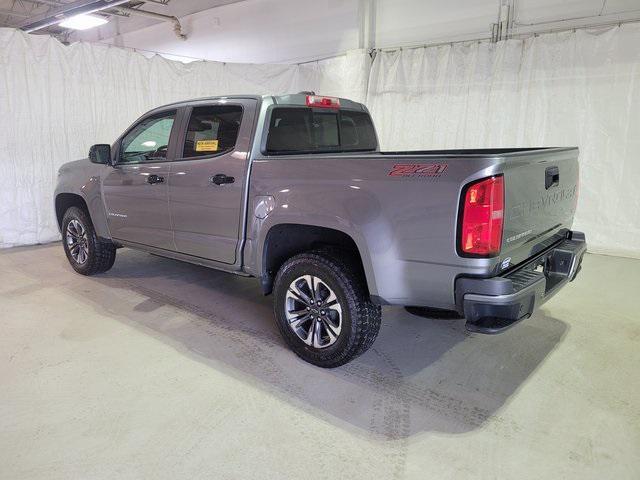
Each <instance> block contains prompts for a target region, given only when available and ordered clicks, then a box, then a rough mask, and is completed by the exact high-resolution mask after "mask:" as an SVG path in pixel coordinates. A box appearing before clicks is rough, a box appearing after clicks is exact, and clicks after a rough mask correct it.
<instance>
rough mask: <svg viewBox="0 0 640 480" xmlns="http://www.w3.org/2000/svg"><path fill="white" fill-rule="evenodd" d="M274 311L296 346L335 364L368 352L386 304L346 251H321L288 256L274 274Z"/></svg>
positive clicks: (316, 360) (304, 354)
mask: <svg viewBox="0 0 640 480" xmlns="http://www.w3.org/2000/svg"><path fill="white" fill-rule="evenodd" d="M274 291H275V303H274V308H275V316H276V321H277V323H278V328H279V329H280V332H281V333H282V336H283V338H284V339H285V341H286V342H287V344H288V345H289V346H290V347H291V349H292V350H293V351H294V352H295V353H296V354H297V355H298V356H300V357H301V358H303V359H304V360H306V361H307V362H310V363H313V364H314V365H318V366H320V367H325V368H332V367H338V366H340V365H343V364H345V363H347V362H349V361H350V360H352V359H353V358H355V357H357V356H358V355H361V354H362V353H364V352H365V351H366V350H367V349H368V348H369V347H370V346H371V345H372V344H373V342H374V340H375V339H376V336H377V335H378V331H379V330H380V321H381V316H382V315H381V309H380V306H378V305H374V304H373V303H372V302H371V300H370V299H369V295H368V292H367V290H366V287H365V285H364V279H363V276H362V274H361V273H360V272H359V270H358V269H357V268H356V267H355V266H354V265H353V263H352V262H350V260H349V258H348V256H347V255H340V254H337V253H332V252H327V251H317V252H310V253H303V254H300V255H296V256H294V257H292V258H290V259H289V260H287V261H286V262H285V263H284V264H283V265H282V267H281V268H280V271H279V272H278V275H277V276H276V280H275V287H274Z"/></svg>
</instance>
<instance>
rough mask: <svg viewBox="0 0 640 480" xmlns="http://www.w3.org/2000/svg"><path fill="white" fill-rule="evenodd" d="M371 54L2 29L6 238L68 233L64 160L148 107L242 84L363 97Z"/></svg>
mask: <svg viewBox="0 0 640 480" xmlns="http://www.w3.org/2000/svg"><path fill="white" fill-rule="evenodd" d="M368 59H369V55H367V54H366V53H363V52H360V51H355V52H349V53H347V54H346V55H343V56H340V57H336V58H332V59H329V60H324V61H319V62H313V63H309V64H305V65H251V64H230V63H218V62H193V63H189V64H184V63H180V62H174V61H170V60H166V59H164V58H163V57H160V56H154V57H153V58H150V59H149V58H146V57H144V56H143V55H141V54H139V53H136V52H133V51H129V50H123V49H119V48H115V47H107V46H104V45H94V44H75V45H73V46H70V47H66V46H64V45H62V44H61V43H59V42H58V41H56V40H54V39H53V38H51V37H47V36H35V35H27V34H24V33H23V32H21V31H18V30H13V29H0V112H1V114H0V171H1V172H2V175H1V176H0V247H9V246H14V245H26V244H33V243H43V242H47V241H51V240H55V239H57V238H59V234H58V228H57V225H56V220H55V215H54V213H53V203H52V202H53V200H52V196H53V189H54V187H55V183H56V175H57V170H58V168H59V167H60V165H62V164H63V163H65V162H68V161H70V160H76V159H79V158H83V157H86V155H87V151H88V149H89V147H90V146H91V145H92V144H93V143H111V142H112V141H113V140H114V139H115V138H116V137H117V136H118V135H119V134H120V133H121V132H122V131H123V130H124V129H125V128H126V127H127V126H128V125H130V124H131V123H132V122H133V121H134V120H135V119H136V118H137V117H138V116H140V115H141V114H143V113H144V112H145V111H147V110H149V109H151V108H153V107H156V106H159V105H163V104H166V103H170V102H173V101H177V100H184V99H190V98H198V97H204V96H211V95H231V94H234V93H256V94H262V93H274V94H277V93H291V92H297V91H300V90H318V91H323V92H327V93H329V94H333V95H339V96H348V97H352V98H354V99H357V100H360V101H364V99H365V98H366V85H367V76H368V73H369V61H368Z"/></svg>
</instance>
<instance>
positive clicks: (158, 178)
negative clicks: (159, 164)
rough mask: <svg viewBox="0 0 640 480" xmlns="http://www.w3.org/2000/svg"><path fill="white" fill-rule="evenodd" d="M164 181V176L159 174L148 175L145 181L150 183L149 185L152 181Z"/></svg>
mask: <svg viewBox="0 0 640 480" xmlns="http://www.w3.org/2000/svg"><path fill="white" fill-rule="evenodd" d="M163 182H164V177H161V176H159V175H155V174H154V175H149V176H148V177H147V183H150V184H151V185H153V184H154V183H163Z"/></svg>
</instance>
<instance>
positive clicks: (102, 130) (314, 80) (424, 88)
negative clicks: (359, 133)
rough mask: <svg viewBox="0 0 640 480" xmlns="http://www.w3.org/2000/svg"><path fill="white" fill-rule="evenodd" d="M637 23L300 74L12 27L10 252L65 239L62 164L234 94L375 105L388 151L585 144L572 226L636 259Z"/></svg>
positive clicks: (6, 228)
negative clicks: (58, 199) (188, 59)
mask: <svg viewBox="0 0 640 480" xmlns="http://www.w3.org/2000/svg"><path fill="white" fill-rule="evenodd" d="M638 45H640V25H634V24H627V25H623V26H621V27H616V28H613V29H609V30H606V31H600V32H587V31H581V30H579V31H577V32H572V33H561V34H553V35H545V36H540V37H535V38H529V39H527V40H509V41H506V42H501V43H499V44H489V43H485V42H483V43H472V44H454V45H447V46H441V47H430V48H415V49H405V50H398V51H394V52H379V53H378V55H377V56H376V58H375V60H374V62H373V65H372V66H370V63H369V56H368V55H367V54H366V53H364V52H361V51H353V52H349V53H348V54H346V55H343V56H340V57H337V58H333V59H330V60H324V61H319V62H314V63H310V64H304V65H251V64H223V63H217V62H193V63H190V64H183V63H179V62H171V61H168V60H166V59H163V58H162V57H158V56H156V57H153V58H151V59H148V58H145V57H144V56H142V55H140V54H137V53H134V52H131V51H128V50H122V49H118V48H111V47H105V46H100V45H91V44H77V45H74V46H71V47H64V46H62V45H61V44H59V43H58V42H57V41H55V40H53V39H51V38H48V37H45V36H30V35H25V34H24V33H22V32H19V31H16V30H11V29H0V171H1V172H2V175H1V176H0V247H7V246H12V245H25V244H33V243H41V242H46V241H50V240H54V239H56V238H58V232H57V226H56V223H55V218H54V214H53V207H52V193H53V188H54V185H55V181H56V172H57V169H58V167H59V166H60V165H61V164H62V163H65V162H67V161H69V160H74V159H78V158H83V157H85V156H86V152H87V150H88V148H89V146H90V145H91V144H93V143H98V142H107V143H109V142H111V141H112V140H113V139H114V138H116V137H117V135H118V134H119V133H120V132H121V131H122V130H123V129H124V128H126V127H127V126H128V125H129V124H131V122H132V121H133V120H135V118H137V117H138V116H139V115H140V114H142V113H144V112H145V111H146V110H148V109H150V108H152V107H155V106H157V105H161V104H164V103H168V102H171V101H175V100H182V99H188V98H194V97H199V96H207V95H221V94H233V93H284V92H292V91H293V92H295V91H299V90H315V91H318V92H322V93H324V94H329V95H337V96H343V97H349V98H352V99H354V100H357V101H365V100H366V103H367V104H368V106H369V107H370V109H371V111H372V113H373V115H374V120H375V121H376V126H377V128H378V132H379V135H380V139H381V142H382V147H383V149H429V148H432V149H433V148H478V147H500V146H557V145H562V146H564V145H577V146H579V147H580V149H581V158H580V161H581V187H580V200H579V202H578V213H577V217H576V224H575V226H576V228H579V229H583V230H584V231H585V232H587V234H588V238H589V245H590V249H591V251H594V252H602V253H610V254H615V255H626V256H634V257H640V200H639V197H638V195H637V194H636V190H637V189H636V183H637V182H638V180H639V179H640V160H638V157H639V156H640V48H638Z"/></svg>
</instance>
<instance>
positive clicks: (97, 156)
mask: <svg viewBox="0 0 640 480" xmlns="http://www.w3.org/2000/svg"><path fill="white" fill-rule="evenodd" d="M89 160H91V161H92V162H93V163H101V164H103V165H111V145H107V144H106V143H97V144H95V145H92V146H91V148H90V149H89Z"/></svg>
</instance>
